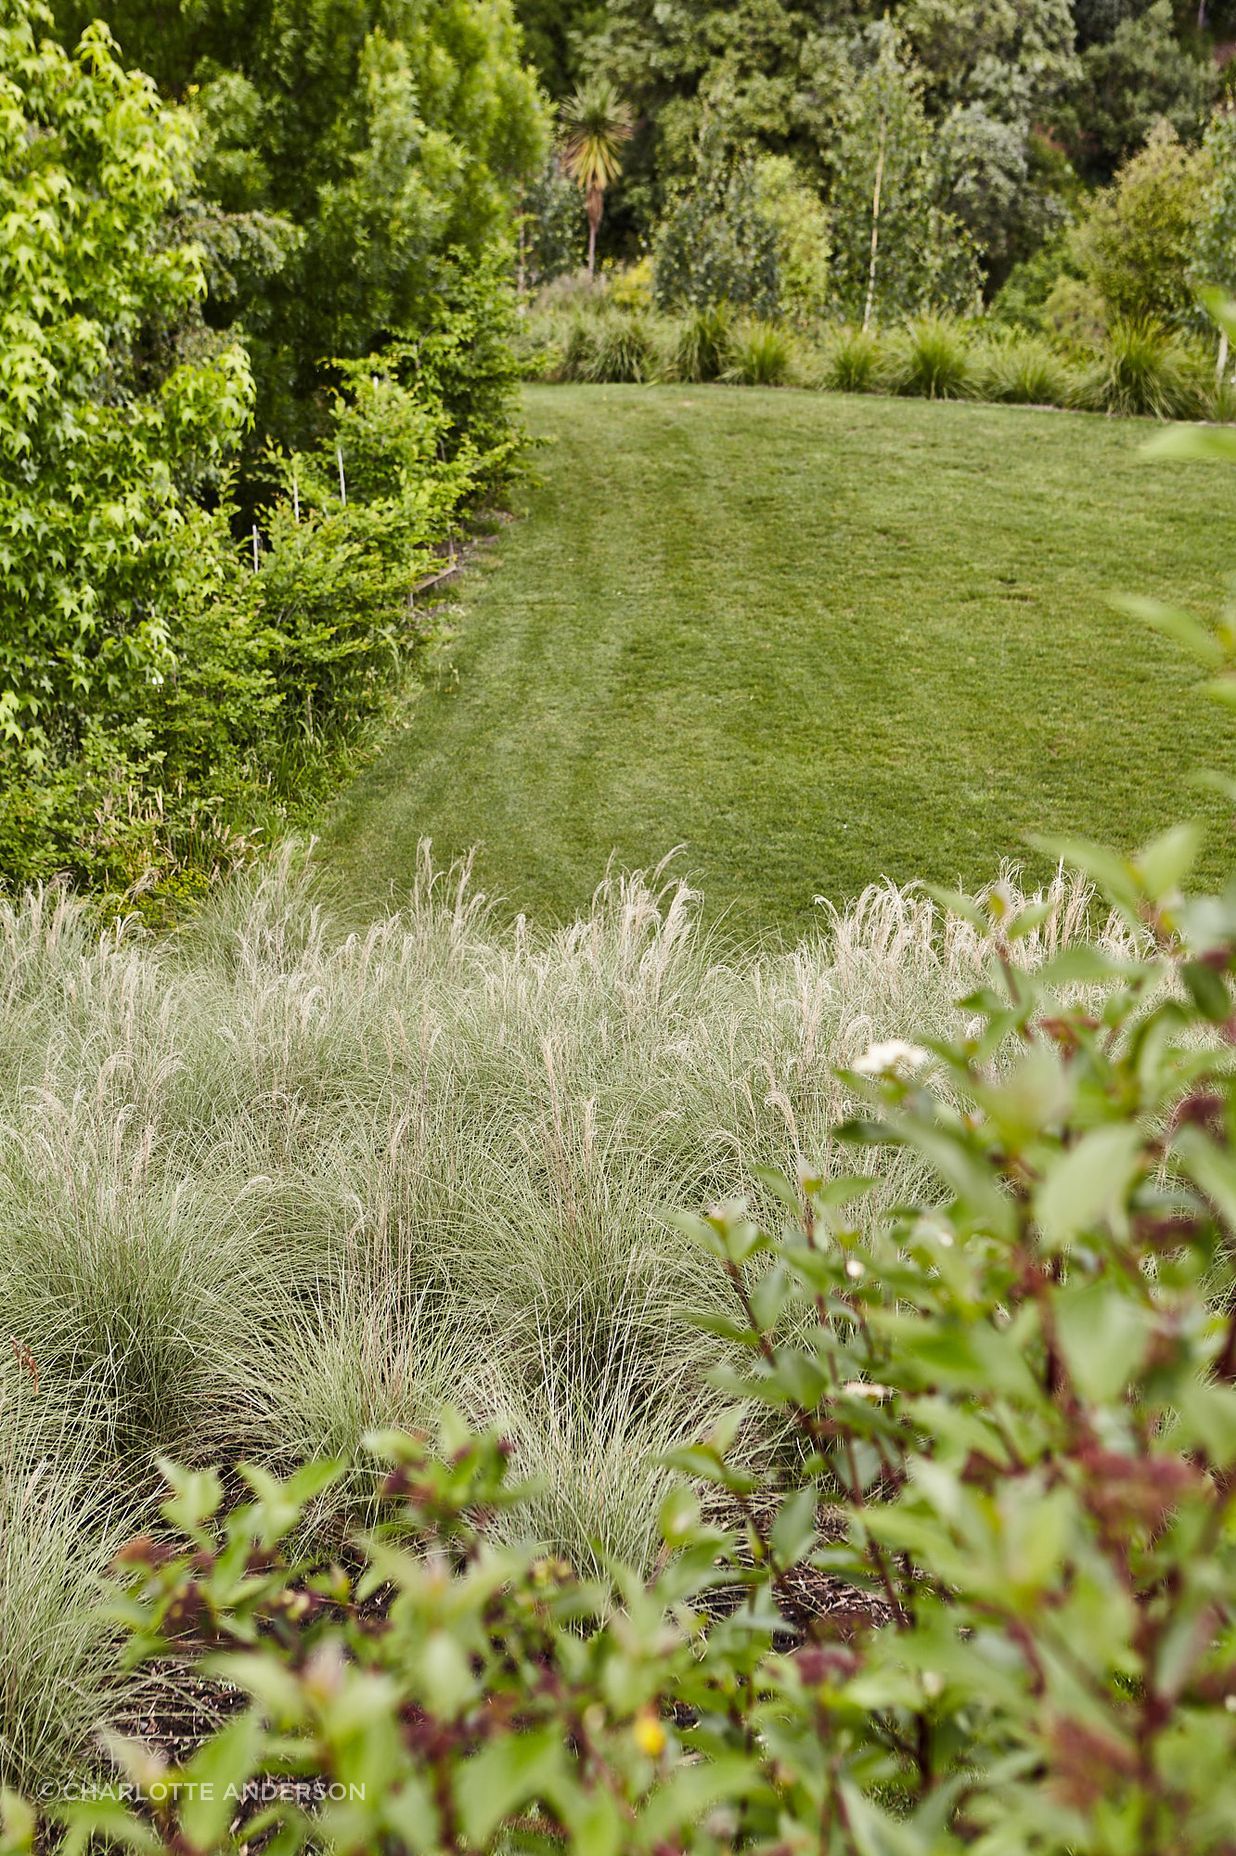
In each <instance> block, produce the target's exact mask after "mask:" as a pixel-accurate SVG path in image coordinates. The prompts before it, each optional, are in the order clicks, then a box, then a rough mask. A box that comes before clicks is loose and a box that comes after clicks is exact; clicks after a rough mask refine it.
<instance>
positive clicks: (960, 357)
mask: <svg viewBox="0 0 1236 1856" xmlns="http://www.w3.org/2000/svg"><path fill="white" fill-rule="evenodd" d="M887 378H888V383H889V385H890V386H891V388H892V390H893V392H894V393H914V394H918V395H919V396H920V397H922V398H924V399H929V400H941V399H942V400H956V399H965V398H966V397H967V395H968V394H969V393H970V392H971V391H972V389H973V385H974V374H973V366H972V362H971V356H970V348H969V344H968V342H967V341H966V337H965V335H964V333H962V332H961V331H959V330H958V328H957V327H956V326H955V325H954V324H953V323H950V322H948V321H946V320H945V319H944V318H943V317H941V316H924V317H922V318H920V320H919V321H917V322H912V323H910V324H909V326H908V327H907V328H906V330H905V331H904V333H903V334H901V335H900V336H899V337H898V338H897V340H896V341H895V342H894V343H893V344H892V345H891V351H890V355H889V368H888V376H887Z"/></svg>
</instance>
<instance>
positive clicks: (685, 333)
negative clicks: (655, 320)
mask: <svg viewBox="0 0 1236 1856" xmlns="http://www.w3.org/2000/svg"><path fill="white" fill-rule="evenodd" d="M670 328H671V334H670V337H669V341H668V344H667V354H666V369H665V371H666V373H667V375H668V376H669V378H670V379H672V380H681V381H685V382H688V383H691V384H695V383H698V382H703V381H707V380H720V378H721V376H722V375H723V374H724V372H725V370H726V368H727V367H728V366H729V362H730V345H731V340H732V337H733V333H734V315H733V311H732V310H731V309H730V308H729V306H728V304H725V303H710V304H707V305H705V306H704V307H702V308H696V309H689V310H687V311H686V312H685V313H684V314H682V315H681V316H676V317H674V319H673V321H672V322H671V324H670Z"/></svg>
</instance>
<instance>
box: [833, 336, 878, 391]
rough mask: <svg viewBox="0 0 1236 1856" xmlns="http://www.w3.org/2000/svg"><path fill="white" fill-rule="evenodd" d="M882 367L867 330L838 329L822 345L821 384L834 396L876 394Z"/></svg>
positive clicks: (873, 342) (874, 337)
mask: <svg viewBox="0 0 1236 1856" xmlns="http://www.w3.org/2000/svg"><path fill="white" fill-rule="evenodd" d="M885 365H886V363H885V355H884V350H883V348H882V347H881V344H880V340H879V337H878V336H876V335H874V334H873V333H872V332H871V331H870V330H869V329H858V328H852V327H848V326H846V327H842V328H840V329H838V330H837V331H836V333H835V334H833V335H832V336H831V338H830V339H829V340H828V341H827V342H826V343H825V345H824V357H823V382H822V384H823V385H824V386H826V387H830V388H832V389H833V391H834V392H837V393H878V392H879V391H880V389H881V387H882V386H883V385H884V381H885Z"/></svg>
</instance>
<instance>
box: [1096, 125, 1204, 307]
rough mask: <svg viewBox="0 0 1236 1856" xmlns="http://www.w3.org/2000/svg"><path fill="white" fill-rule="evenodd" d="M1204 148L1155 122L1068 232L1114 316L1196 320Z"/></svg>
mask: <svg viewBox="0 0 1236 1856" xmlns="http://www.w3.org/2000/svg"><path fill="white" fill-rule="evenodd" d="M1208 169H1209V153H1208V151H1207V150H1200V149H1192V148H1187V147H1186V146H1185V145H1184V143H1183V142H1182V141H1181V140H1180V138H1179V136H1178V135H1177V134H1176V132H1175V130H1174V129H1173V128H1172V127H1171V126H1170V124H1168V123H1166V122H1162V121H1160V122H1159V123H1157V124H1156V125H1155V127H1154V128H1153V129H1152V131H1151V133H1150V135H1149V137H1148V139H1147V141H1146V145H1145V147H1144V148H1141V149H1139V151H1138V152H1137V154H1135V155H1133V156H1132V157H1131V159H1130V160H1129V161H1128V162H1126V163H1125V165H1124V166H1123V167H1122V168H1121V170H1120V172H1119V173H1118V174H1117V176H1116V179H1115V182H1114V183H1113V185H1112V186H1111V187H1110V188H1109V189H1107V190H1106V191H1105V192H1103V193H1101V194H1100V195H1099V197H1098V199H1097V200H1096V201H1095V202H1094V204H1093V206H1092V207H1091V209H1090V212H1089V213H1088V214H1087V215H1086V217H1085V218H1084V219H1083V220H1082V221H1081V223H1080V224H1079V225H1078V226H1077V227H1076V229H1075V231H1074V233H1073V235H1072V240H1071V243H1072V247H1073V254H1074V257H1075V259H1076V261H1077V263H1078V264H1079V266H1080V268H1081V271H1082V274H1083V276H1084V278H1085V280H1086V282H1087V283H1088V284H1089V285H1090V286H1091V288H1092V289H1093V290H1095V291H1096V292H1097V293H1098V296H1099V297H1100V299H1101V300H1102V303H1103V307H1104V310H1105V313H1106V315H1107V317H1108V318H1109V319H1110V320H1111V321H1112V322H1117V321H1121V322H1125V323H1138V322H1161V323H1163V324H1164V325H1166V326H1180V325H1181V324H1185V323H1189V322H1192V321H1195V320H1196V319H1197V309H1196V304H1195V294H1196V282H1195V279H1194V276H1193V262H1194V258H1195V255H1196V250H1197V243H1198V233H1199V230H1200V227H1201V223H1202V215H1203V205H1204V196H1205V188H1206V183H1207V179H1208Z"/></svg>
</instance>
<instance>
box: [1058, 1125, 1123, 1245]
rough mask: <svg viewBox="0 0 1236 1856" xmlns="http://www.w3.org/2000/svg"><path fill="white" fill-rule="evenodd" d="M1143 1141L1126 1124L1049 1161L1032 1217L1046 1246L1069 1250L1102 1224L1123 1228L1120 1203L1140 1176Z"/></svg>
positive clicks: (1101, 1130)
mask: <svg viewBox="0 0 1236 1856" xmlns="http://www.w3.org/2000/svg"><path fill="white" fill-rule="evenodd" d="M1141 1150H1142V1139H1141V1135H1140V1133H1139V1132H1138V1130H1137V1128H1135V1127H1130V1126H1129V1124H1128V1123H1127V1122H1113V1123H1112V1124H1110V1125H1109V1126H1107V1127H1102V1128H1095V1129H1094V1130H1093V1131H1092V1132H1091V1133H1089V1134H1085V1135H1083V1136H1082V1138H1081V1140H1080V1141H1078V1143H1077V1145H1076V1146H1075V1147H1073V1148H1070V1149H1069V1151H1068V1152H1067V1153H1065V1154H1063V1155H1062V1156H1060V1157H1059V1158H1056V1159H1053V1160H1052V1162H1051V1165H1050V1168H1049V1169H1048V1171H1047V1173H1046V1176H1045V1178H1044V1179H1043V1182H1042V1184H1041V1185H1040V1186H1039V1187H1038V1189H1037V1191H1036V1192H1035V1195H1034V1209H1035V1216H1036V1217H1037V1219H1038V1222H1039V1226H1040V1228H1041V1230H1042V1233H1043V1236H1044V1238H1045V1239H1046V1241H1047V1243H1048V1244H1049V1245H1050V1246H1052V1247H1053V1248H1058V1247H1059V1246H1060V1245H1062V1244H1067V1243H1068V1242H1069V1241H1070V1240H1071V1239H1072V1238H1075V1237H1078V1236H1080V1234H1081V1233H1082V1232H1083V1231H1090V1230H1093V1229H1094V1228H1095V1227H1096V1226H1098V1225H1101V1224H1109V1225H1111V1226H1112V1227H1114V1228H1116V1229H1123V1227H1124V1222H1125V1219H1124V1201H1125V1198H1126V1196H1127V1194H1128V1192H1129V1189H1130V1187H1131V1186H1132V1184H1133V1181H1134V1179H1135V1178H1136V1177H1137V1174H1138V1172H1139V1170H1140V1169H1139V1161H1140V1157H1141Z"/></svg>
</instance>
